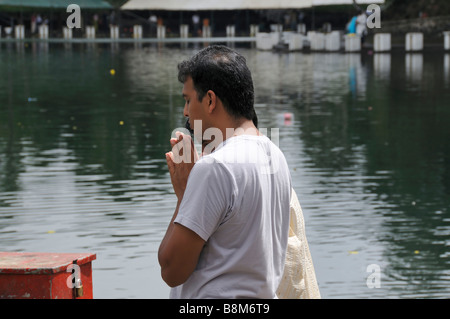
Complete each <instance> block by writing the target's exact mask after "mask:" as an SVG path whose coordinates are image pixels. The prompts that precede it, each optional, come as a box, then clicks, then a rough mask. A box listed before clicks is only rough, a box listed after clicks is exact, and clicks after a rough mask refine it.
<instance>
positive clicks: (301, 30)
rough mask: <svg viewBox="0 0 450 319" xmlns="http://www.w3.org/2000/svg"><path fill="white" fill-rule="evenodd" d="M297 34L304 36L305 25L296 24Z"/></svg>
mask: <svg viewBox="0 0 450 319" xmlns="http://www.w3.org/2000/svg"><path fill="white" fill-rule="evenodd" d="M297 32H298V33H301V34H306V25H305V24H304V23H299V24H297Z"/></svg>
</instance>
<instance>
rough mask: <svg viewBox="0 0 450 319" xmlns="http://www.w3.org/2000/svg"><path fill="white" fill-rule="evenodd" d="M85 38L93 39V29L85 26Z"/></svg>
mask: <svg viewBox="0 0 450 319" xmlns="http://www.w3.org/2000/svg"><path fill="white" fill-rule="evenodd" d="M86 38H88V39H95V27H93V26H86Z"/></svg>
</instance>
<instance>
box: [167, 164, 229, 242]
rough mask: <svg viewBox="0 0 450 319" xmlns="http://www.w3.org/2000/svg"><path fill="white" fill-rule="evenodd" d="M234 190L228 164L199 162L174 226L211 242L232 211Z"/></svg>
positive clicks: (189, 180) (191, 176)
mask: <svg viewBox="0 0 450 319" xmlns="http://www.w3.org/2000/svg"><path fill="white" fill-rule="evenodd" d="M233 189H234V182H233V180H232V178H231V174H230V173H229V171H228V170H227V169H226V167H225V166H224V164H222V163H219V162H216V161H202V160H200V161H198V162H197V163H196V164H195V165H194V167H193V168H192V171H191V173H190V174H189V178H188V182H187V185H186V190H185V192H184V196H183V200H182V201H181V204H180V207H179V210H178V214H177V217H176V218H175V221H174V222H175V223H178V224H181V225H183V226H185V227H187V228H189V229H190V230H192V231H193V232H195V233H196V234H197V235H199V236H200V237H201V238H202V239H203V240H205V241H207V240H208V238H209V237H210V236H211V235H212V234H213V233H214V231H216V229H217V228H218V227H219V225H220V224H221V223H222V221H223V220H224V219H225V217H226V215H227V213H228V212H229V211H230V210H231V209H232V203H233V198H234V196H233Z"/></svg>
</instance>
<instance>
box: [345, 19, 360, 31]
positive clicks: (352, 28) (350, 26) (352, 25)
mask: <svg viewBox="0 0 450 319" xmlns="http://www.w3.org/2000/svg"><path fill="white" fill-rule="evenodd" d="M357 19H358V17H357V16H354V17H352V18H351V19H350V21H349V22H348V24H347V33H348V34H356V20H357Z"/></svg>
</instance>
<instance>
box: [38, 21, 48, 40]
mask: <svg viewBox="0 0 450 319" xmlns="http://www.w3.org/2000/svg"><path fill="white" fill-rule="evenodd" d="M39 39H48V25H46V24H43V25H40V26H39Z"/></svg>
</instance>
